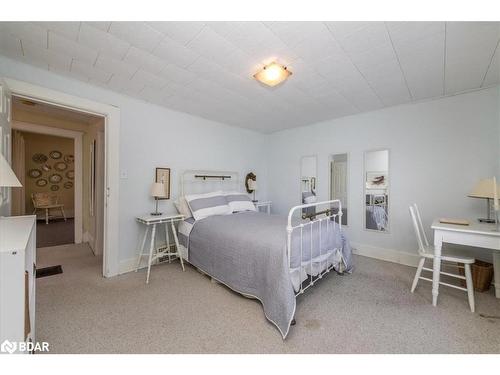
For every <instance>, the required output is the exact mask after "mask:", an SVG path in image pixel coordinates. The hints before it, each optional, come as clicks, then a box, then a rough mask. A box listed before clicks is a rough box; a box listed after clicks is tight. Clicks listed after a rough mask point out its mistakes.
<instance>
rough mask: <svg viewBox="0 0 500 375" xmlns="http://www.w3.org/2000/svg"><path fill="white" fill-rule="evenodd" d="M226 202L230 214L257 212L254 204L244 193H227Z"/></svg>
mask: <svg viewBox="0 0 500 375" xmlns="http://www.w3.org/2000/svg"><path fill="white" fill-rule="evenodd" d="M226 200H227V204H228V205H229V207H230V208H231V211H232V212H240V211H257V209H256V208H255V204H254V203H253V202H252V200H251V199H250V198H249V197H248V195H247V194H245V193H238V192H228V193H226Z"/></svg>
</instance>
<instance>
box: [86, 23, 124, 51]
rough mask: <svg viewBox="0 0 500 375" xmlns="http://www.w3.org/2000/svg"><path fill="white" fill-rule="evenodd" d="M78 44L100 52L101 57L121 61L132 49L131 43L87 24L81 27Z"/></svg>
mask: <svg viewBox="0 0 500 375" xmlns="http://www.w3.org/2000/svg"><path fill="white" fill-rule="evenodd" d="M78 42H79V43H81V44H83V45H85V46H87V47H89V48H92V49H94V50H97V51H99V53H100V54H101V55H108V56H110V57H114V58H116V59H119V60H121V59H123V57H124V56H125V54H126V53H127V51H128V50H129V48H130V44H129V43H127V42H125V41H123V40H121V39H118V38H117V37H115V36H114V35H112V34H110V33H107V32H104V31H102V30H101V29H99V28H96V27H94V26H93V23H90V24H89V23H87V22H83V23H82V25H81V27H80V34H79V36H78Z"/></svg>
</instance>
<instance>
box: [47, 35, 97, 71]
mask: <svg viewBox="0 0 500 375" xmlns="http://www.w3.org/2000/svg"><path fill="white" fill-rule="evenodd" d="M48 46H49V50H52V51H54V52H56V53H61V54H65V55H68V56H71V57H73V58H75V59H78V60H80V61H86V62H89V63H92V64H93V63H94V62H95V60H96V58H97V51H96V50H94V49H91V48H88V47H85V46H83V45H81V44H79V43H77V42H75V41H73V40H70V39H67V38H65V37H64V36H61V35H58V34H56V33H54V32H52V31H49V44H48Z"/></svg>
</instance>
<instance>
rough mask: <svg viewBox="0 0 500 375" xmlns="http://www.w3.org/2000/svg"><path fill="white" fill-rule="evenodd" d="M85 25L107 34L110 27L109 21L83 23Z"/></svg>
mask: <svg viewBox="0 0 500 375" xmlns="http://www.w3.org/2000/svg"><path fill="white" fill-rule="evenodd" d="M85 23H86V24H88V25H90V26H92V27H95V28H97V29H99V30H101V31H104V32H108V31H109V27H110V26H111V22H110V21H85Z"/></svg>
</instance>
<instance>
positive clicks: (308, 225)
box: [286, 199, 344, 297]
mask: <svg viewBox="0 0 500 375" xmlns="http://www.w3.org/2000/svg"><path fill="white" fill-rule="evenodd" d="M317 206H328V208H327V209H326V210H325V211H322V212H318V213H314V214H311V215H310V221H308V222H304V221H301V222H300V223H299V224H295V225H293V223H292V221H293V217H294V214H295V212H296V211H299V212H302V209H304V208H308V207H317ZM334 208H337V210H334ZM323 215H324V216H323ZM317 216H323V217H320V218H316V217H317ZM337 217H338V223H337ZM325 220H326V229H325V230H326V233H325V235H327V236H328V234H329V233H330V230H332V231H335V229H336V226H338V228H339V232H340V230H341V229H342V203H341V202H340V200H339V199H333V200H329V201H323V202H316V203H308V204H302V205H298V206H295V207H292V208H291V209H290V211H289V212H288V224H287V227H286V232H287V246H286V249H287V256H288V268H289V269H290V272H291V271H292V251H293V249H292V248H291V247H292V235H293V232H294V231H295V230H297V231H300V260H301V265H300V268H299V275H300V277H302V270H303V269H306V270H307V269H308V268H309V269H310V270H311V272H310V274H309V276H308V277H307V278H306V279H305V280H304V281H302V282H301V283H300V289H299V291H298V292H297V293H296V294H295V296H296V297H297V296H299V295H300V294H303V293H304V292H305V291H306V290H307V289H308V288H309V287H311V286H313V285H314V284H315V283H316V281H318V280H320V279H322V278H323V276H324V275H325V274H327V273H329V272H330V271H331V270H332V269H333V266H334V264H333V262H331V264H330V265H329V264H328V262H329V260H330V257H333V256H335V250H341V249H327V250H326V254H325V255H327V254H328V251H329V250H331V255H330V256H327V257H326V258H325V259H324V260H323V259H322V258H323V252H322V251H321V245H322V242H321V237H322V231H323V225H322V222H323V221H325ZM316 223H317V226H318V233H319V235H318V237H319V240H318V241H316V242H317V243H318V250H319V259H320V271H319V273H318V275H316V276H313V272H312V269H313V263H315V262H316V261H315V259H317V258H318V257H316V258H313V256H312V254H313V235H312V233H313V229H314V225H315V224H316ZM307 229H309V230H310V234H311V235H310V247H309V251H310V256H309V257H308V258H307V261H306V262H304V261H303V260H302V259H303V256H302V255H303V251H304V250H303V244H304V231H305V230H307ZM323 262H324V265H325V267H324V269H323V267H321V265H322V264H323ZM343 262H344V260H343V258H341V263H342V266H343V265H344V264H343ZM306 276H307V275H306ZM304 284H305V285H304Z"/></svg>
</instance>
